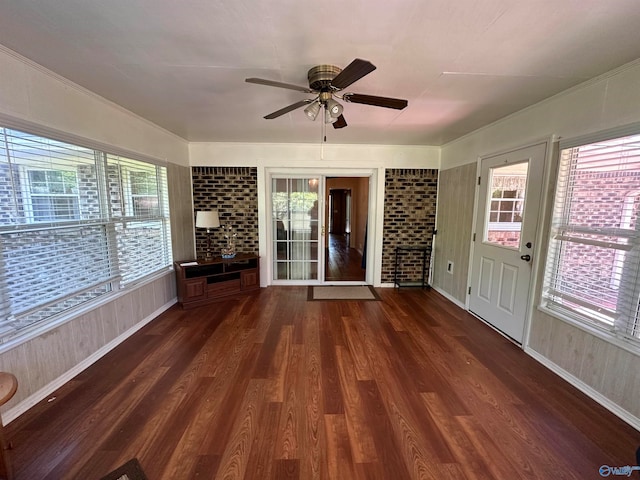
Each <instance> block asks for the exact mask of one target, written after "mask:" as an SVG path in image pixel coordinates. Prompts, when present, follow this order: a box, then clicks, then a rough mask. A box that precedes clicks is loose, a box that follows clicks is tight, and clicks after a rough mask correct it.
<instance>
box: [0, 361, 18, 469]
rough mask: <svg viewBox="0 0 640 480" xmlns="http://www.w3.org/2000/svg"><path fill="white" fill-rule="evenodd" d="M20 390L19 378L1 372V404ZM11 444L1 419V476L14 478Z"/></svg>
mask: <svg viewBox="0 0 640 480" xmlns="http://www.w3.org/2000/svg"><path fill="white" fill-rule="evenodd" d="M17 390H18V379H17V378H16V376H15V375H13V374H12V373H8V372H0V406H2V405H4V404H5V403H7V402H8V401H9V400H11V399H12V398H13V396H14V395H15V394H16V391H17ZM10 448H11V447H10V445H9V444H8V443H7V442H6V440H5V438H4V424H3V422H2V421H1V420H0V449H1V450H2V451H1V452H0V478H2V479H5V478H6V479H7V480H12V479H13V468H12V465H11V459H10V458H9V449H10Z"/></svg>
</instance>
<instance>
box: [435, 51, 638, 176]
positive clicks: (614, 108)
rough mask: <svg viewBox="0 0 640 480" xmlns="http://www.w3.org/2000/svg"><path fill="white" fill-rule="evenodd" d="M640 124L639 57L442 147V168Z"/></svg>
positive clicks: (445, 168)
mask: <svg viewBox="0 0 640 480" xmlns="http://www.w3.org/2000/svg"><path fill="white" fill-rule="evenodd" d="M638 120H640V59H638V60H635V61H633V62H631V63H629V64H627V65H624V66H623V67H620V68H618V69H616V70H612V71H611V72H609V73H607V74H605V75H601V76H600V77H597V78H594V79H592V80H589V81H587V82H584V83H582V84H581V85H578V86H577V87H574V88H571V89H569V90H566V91H565V92H563V93H560V94H558V95H555V96H553V97H551V98H548V99H546V100H543V101H542V102H540V103H537V104H536V105H533V106H531V107H528V108H526V109H524V110H521V111H520V112H517V113H515V114H513V115H510V116H508V117H505V118H504V119H502V120H499V121H498V122H495V123H493V124H491V125H488V126H486V127H483V128H481V129H479V130H476V131H475V132H472V133H470V134H468V135H465V136H464V137H462V138H459V139H457V140H455V141H453V142H450V143H448V144H447V145H444V146H443V147H442V151H441V169H442V170H447V169H449V168H453V167H456V166H459V165H465V164H467V163H472V162H475V161H476V160H477V159H478V157H479V156H483V155H486V154H490V153H494V152H499V151H503V150H507V149H510V148H513V147H519V146H521V145H523V144H525V143H528V142H530V141H532V140H538V139H542V138H545V139H547V138H549V137H550V136H551V134H556V135H558V136H559V137H561V138H562V137H564V138H570V137H575V136H579V135H584V134H587V133H591V132H597V131H600V130H605V129H608V128H613V127H617V126H620V125H625V124H629V123H634V122H637V121H638Z"/></svg>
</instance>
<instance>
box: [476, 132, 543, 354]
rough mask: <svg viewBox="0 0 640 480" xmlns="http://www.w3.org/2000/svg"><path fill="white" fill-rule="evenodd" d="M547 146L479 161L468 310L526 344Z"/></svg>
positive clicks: (525, 149)
mask: <svg viewBox="0 0 640 480" xmlns="http://www.w3.org/2000/svg"><path fill="white" fill-rule="evenodd" d="M546 148H547V144H546V143H540V144H537V145H532V146H530V147H526V148H522V149H519V150H515V151H512V152H508V153H503V154H500V155H495V156H491V157H486V158H483V159H481V161H480V187H479V193H478V210H477V217H476V230H475V233H474V248H473V260H472V265H471V292H470V296H469V310H470V311H471V312H473V313H475V314H476V315H478V316H479V317H481V318H482V319H483V320H485V321H486V322H488V323H489V324H491V325H493V326H494V327H495V328H497V329H498V330H500V331H501V332H503V333H504V334H506V335H507V336H509V337H510V338H512V339H513V340H515V341H516V342H518V343H522V340H523V337H524V328H525V321H526V314H527V309H528V305H529V301H530V297H531V292H530V290H531V288H530V287H531V282H532V262H533V250H534V248H533V247H534V242H535V239H536V230H537V223H538V211H539V208H540V201H541V192H542V183H543V171H544V162H545V158H546Z"/></svg>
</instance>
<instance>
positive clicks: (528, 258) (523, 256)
mask: <svg viewBox="0 0 640 480" xmlns="http://www.w3.org/2000/svg"><path fill="white" fill-rule="evenodd" d="M520 258H521V259H522V260H524V261H525V262H529V261H531V255H520Z"/></svg>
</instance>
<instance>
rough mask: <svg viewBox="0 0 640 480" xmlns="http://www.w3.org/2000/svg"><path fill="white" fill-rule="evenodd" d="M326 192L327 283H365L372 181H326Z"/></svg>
mask: <svg viewBox="0 0 640 480" xmlns="http://www.w3.org/2000/svg"><path fill="white" fill-rule="evenodd" d="M325 192H326V201H325V205H326V206H327V208H326V212H325V225H328V227H329V228H328V235H326V236H325V249H326V250H325V281H326V282H364V281H365V278H366V261H365V259H366V244H367V242H366V238H367V218H368V213H369V178H368V177H327V178H326V188H325Z"/></svg>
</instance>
